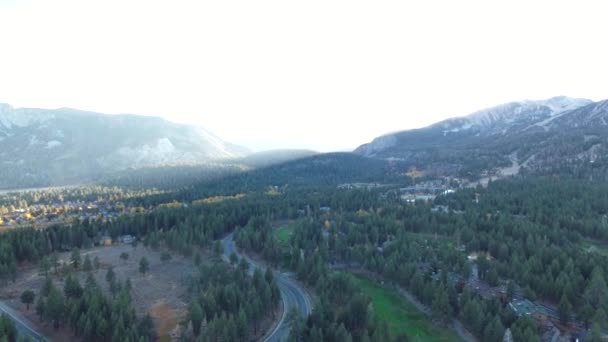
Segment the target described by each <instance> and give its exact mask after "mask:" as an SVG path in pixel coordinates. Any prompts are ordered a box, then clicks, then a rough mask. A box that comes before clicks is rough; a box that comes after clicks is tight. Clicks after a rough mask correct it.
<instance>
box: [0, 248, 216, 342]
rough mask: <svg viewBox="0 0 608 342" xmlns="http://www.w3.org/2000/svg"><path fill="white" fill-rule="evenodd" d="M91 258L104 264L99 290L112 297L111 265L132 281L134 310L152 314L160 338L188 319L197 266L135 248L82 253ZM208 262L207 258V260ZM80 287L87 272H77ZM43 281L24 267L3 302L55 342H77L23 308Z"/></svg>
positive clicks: (59, 277)
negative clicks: (142, 266)
mask: <svg viewBox="0 0 608 342" xmlns="http://www.w3.org/2000/svg"><path fill="white" fill-rule="evenodd" d="M123 252H126V253H128V254H129V259H128V260H127V261H123V260H122V259H120V254H121V253H123ZM85 255H89V257H90V258H91V260H93V258H94V257H95V256H97V257H98V258H99V260H100V262H101V268H100V269H99V270H97V271H94V272H93V274H94V276H95V279H96V281H97V283H98V284H99V286H101V287H102V288H103V289H104V290H105V291H107V293H108V295H110V294H109V288H108V283H107V281H106V280H105V276H106V272H107V269H108V268H109V266H110V265H112V266H113V267H114V272H115V273H116V278H117V279H119V280H121V281H125V280H126V279H127V278H129V279H131V284H132V292H131V294H132V298H133V307H134V308H135V311H136V312H137V315H138V317H141V316H143V315H144V314H146V313H150V315H151V316H152V317H153V319H154V321H155V324H156V328H157V330H158V334H159V336H160V337H161V338H162V337H164V339H166V338H167V337H168V334H169V333H170V332H171V331H172V330H173V329H174V328H175V327H176V326H177V324H178V323H179V322H180V321H181V320H183V319H184V318H185V315H186V311H187V305H188V296H187V286H186V279H187V277H188V276H189V275H191V274H192V273H193V272H194V271H195V266H194V264H193V262H192V260H191V259H188V258H184V257H181V256H179V255H175V254H172V259H171V260H170V261H167V262H162V261H161V260H160V255H161V253H160V251H155V250H152V249H149V248H145V247H143V246H141V245H140V246H138V247H137V248H133V247H132V246H130V245H113V246H110V247H95V248H92V249H89V250H84V251H82V257H83V259H84V256H85ZM143 256H145V257H146V258H147V259H148V262H149V264H150V270H149V272H148V273H146V274H145V275H143V274H141V273H140V272H139V261H140V259H141V258H142V257H143ZM69 258H70V253H69V252H68V253H62V254H60V258H59V259H60V260H63V261H67V260H68V259H69ZM204 259H205V258H204ZM51 274H52V277H53V280H54V281H55V283H56V285H57V286H58V287H59V288H60V289H62V288H63V280H64V278H65V277H64V275H63V274H62V273H61V272H59V273H58V274H54V272H51ZM75 274H76V275H77V277H78V278H79V279H80V281H81V283H82V284H84V281H85V279H86V273H85V272H76V273H75ZM43 282H44V277H43V276H40V275H38V269H37V267H34V266H31V265H30V266H23V267H22V268H21V269H20V270H19V272H18V276H17V279H16V281H15V282H14V283H9V284H8V285H6V286H4V287H2V288H1V289H0V298H1V299H3V300H4V301H5V302H6V304H7V305H9V306H11V307H12V308H14V309H15V310H17V311H18V312H19V313H20V314H22V315H23V316H24V317H25V318H27V319H28V320H29V321H31V322H32V323H33V325H34V326H35V327H36V329H38V330H39V331H40V332H42V333H43V334H44V335H46V336H47V337H49V338H50V339H52V340H57V341H66V340H78V339H76V338H75V337H74V336H72V333H71V332H70V331H69V329H59V330H54V329H53V328H52V327H51V326H49V325H48V324H46V323H44V322H40V320H39V319H38V317H37V315H36V313H35V310H34V308H33V307H32V306H33V305H31V306H30V309H29V310H26V307H25V305H24V304H22V303H21V302H20V299H19V296H20V295H21V292H22V291H23V290H25V289H32V290H34V292H36V294H38V292H39V289H40V288H41V287H42V284H43Z"/></svg>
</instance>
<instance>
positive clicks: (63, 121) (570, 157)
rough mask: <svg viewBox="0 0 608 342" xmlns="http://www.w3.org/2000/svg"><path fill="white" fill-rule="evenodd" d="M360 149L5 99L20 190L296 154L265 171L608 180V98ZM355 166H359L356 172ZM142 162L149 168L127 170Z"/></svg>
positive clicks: (6, 151) (4, 147) (258, 162)
mask: <svg viewBox="0 0 608 342" xmlns="http://www.w3.org/2000/svg"><path fill="white" fill-rule="evenodd" d="M354 154H356V155H359V157H357V158H354V159H353V158H349V157H347V156H346V155H347V154H332V155H328V156H327V158H325V157H324V156H317V155H316V152H313V151H308V150H274V151H267V152H261V153H251V152H250V151H249V150H247V149H246V148H243V147H239V146H236V145H233V144H230V143H228V142H225V141H223V140H221V139H220V138H218V137H217V136H215V135H214V134H212V133H210V132H208V131H206V130H205V129H202V128H200V127H194V126H190V125H183V124H176V123H172V122H169V121H166V120H164V119H161V118H157V117H147V116H136V115H105V114H100V113H92V112H85V111H79V110H75V109H65V108H64V109H56V110H46V109H33V108H19V109H16V108H13V107H11V106H9V105H6V104H0V170H1V171H2V172H1V173H0V188H16V187H36V186H51V185H64V184H74V183H82V182H89V181H96V180H100V179H102V178H105V179H108V176H110V178H111V175H112V174H114V173H117V172H122V173H120V178H121V179H128V180H130V181H129V182H130V183H134V182H135V183H137V182H143V181H144V179H145V178H154V179H156V178H159V179H163V176H162V173H163V172H165V171H162V170H160V169H159V170H160V171H159V172H156V171H152V169H154V168H157V167H160V166H162V167H164V169H163V170H166V167H172V166H197V165H202V166H203V167H201V168H188V169H186V170H183V171H177V170H173V171H171V173H172V174H188V175H189V176H188V177H187V178H188V179H189V178H193V179H199V178H201V177H203V178H206V176H198V175H197V174H196V173H197V172H198V171H197V170H199V169H200V170H203V171H204V170H207V171H204V172H210V173H212V174H215V175H216V176H218V175H219V174H221V173H224V172H226V173H234V172H236V171H238V170H240V171H246V170H250V169H256V168H257V169H259V168H265V167H268V166H272V165H277V164H281V163H288V162H290V161H293V160H295V159H300V161H299V162H294V163H288V164H286V165H285V167H287V166H290V167H291V169H289V168H287V169H286V168H285V167H283V166H280V165H277V167H273V168H270V169H267V170H266V171H264V170H259V172H256V175H260V176H262V175H263V174H264V173H266V174H272V173H276V172H275V171H276V170H283V171H281V172H282V173H280V174H283V173H285V174H287V175H289V174H291V173H293V172H296V171H298V170H308V169H307V168H308V167H310V168H311V169H310V170H314V171H315V172H316V176H315V177H317V178H319V177H320V174H321V173H329V174H328V175H327V177H333V178H335V179H334V181H336V182H338V181H339V179H338V178H340V176H339V175H341V174H348V177H347V178H349V179H351V180H359V179H370V177H367V176H366V171H365V170H366V169H368V168H369V167H370V165H373V166H374V170H376V171H378V170H381V169H385V170H391V171H390V172H391V173H392V174H391V177H394V176H395V174H399V172H402V171H403V170H407V169H410V168H416V169H417V170H418V171H420V174H422V175H425V176H428V177H434V176H441V175H451V176H460V177H463V178H467V179H469V180H472V181H474V180H478V179H481V178H484V177H485V178H488V177H500V176H504V175H511V174H516V173H519V172H526V173H535V174H568V175H573V176H584V177H599V178H603V179H608V100H605V101H599V102H593V101H591V100H587V99H575V98H569V97H564V96H560V97H554V98H551V99H548V100H542V101H521V102H511V103H507V104H503V105H499V106H496V107H492V108H488V109H484V110H481V111H478V112H475V113H473V114H470V115H468V116H464V117H456V118H452V119H448V120H444V121H441V122H439V123H436V124H433V125H431V126H428V127H425V128H421V129H414V130H407V131H401V132H397V133H391V134H386V135H384V136H381V137H378V138H376V139H374V140H373V141H372V142H370V143H368V144H364V145H362V146H360V147H358V148H357V149H356V150H355V151H354ZM360 157H363V158H360ZM374 160H375V161H378V162H381V163H380V164H378V163H376V162H374ZM346 161H347V162H346ZM308 163H313V164H314V165H308ZM387 163H388V164H387ZM358 164H360V167H357V166H356V165H358ZM214 165H217V167H215V166H214ZM307 165H308V166H307ZM319 165H323V167H324V168H325V169H323V168H320V167H318V166H319ZM346 165H348V166H349V167H352V168H355V169H357V173H356V174H349V173H348V172H347V170H345V169H344V166H346ZM381 165H385V166H381ZM133 169H137V170H143V171H142V172H139V173H133V174H132V175H131V176H129V175H126V174H125V173H124V172H125V170H133ZM212 169H213V171H210V170H212ZM225 170H230V172H228V171H225ZM310 170H309V171H310ZM399 170H402V171H399ZM161 171H162V172H161ZM203 171H201V172H203ZM309 171H306V172H309ZM260 172H262V173H260ZM298 172H299V171H298ZM306 172H305V173H306ZM310 172H312V171H310ZM395 172H396V173H395ZM165 173H166V172H165ZM375 173H376V174H377V173H378V172H375ZM142 175H146V176H145V177H144V176H142ZM150 175H152V176H150ZM216 176H215V177H216ZM304 176H305V175H304V174H301V175H300V174H298V177H304ZM134 177H135V178H136V179H135V180H133V178H134ZM138 177H140V178H142V179H141V180H138ZM207 178H208V177H207ZM319 179H322V177H320V178H319ZM157 182H158V181H157ZM163 182H165V181H164V180H163Z"/></svg>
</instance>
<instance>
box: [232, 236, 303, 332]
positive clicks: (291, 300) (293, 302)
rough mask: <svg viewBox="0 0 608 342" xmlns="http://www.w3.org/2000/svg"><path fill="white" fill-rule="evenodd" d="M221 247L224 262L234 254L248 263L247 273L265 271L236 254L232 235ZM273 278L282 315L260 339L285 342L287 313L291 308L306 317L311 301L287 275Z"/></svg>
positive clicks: (278, 274) (262, 267) (253, 262)
mask: <svg viewBox="0 0 608 342" xmlns="http://www.w3.org/2000/svg"><path fill="white" fill-rule="evenodd" d="M222 245H223V247H224V254H223V255H222V258H223V259H224V260H226V261H229V258H230V255H231V254H232V253H235V254H236V255H237V256H238V257H239V258H245V260H247V262H249V273H251V274H253V272H254V271H255V270H256V269H257V268H259V269H261V270H262V271H264V270H265V269H266V268H265V267H264V266H261V265H259V264H258V263H256V262H255V261H253V260H251V259H250V258H248V257H247V256H244V255H241V254H239V253H238V251H237V250H236V246H235V245H234V240H232V233H231V234H230V235H228V236H227V237H225V238H224V239H223V240H222ZM274 277H275V279H276V280H277V286H278V287H279V291H280V292H281V300H282V301H283V315H282V316H281V319H280V320H279V321H278V323H277V324H276V325H275V327H274V329H272V330H271V331H270V332H269V333H268V334H266V336H264V337H263V338H262V339H261V340H262V341H264V342H280V341H285V340H287V337H288V336H289V324H287V322H286V319H285V318H286V316H287V313H289V311H291V310H292V309H293V308H296V309H297V310H298V311H300V314H301V315H302V317H307V316H308V315H310V314H311V312H312V301H311V299H310V295H309V294H308V293H307V292H306V290H304V289H303V288H302V287H301V286H300V285H298V284H297V283H296V282H295V281H294V280H293V279H291V278H290V277H289V276H288V275H287V274H284V273H280V272H278V271H275V272H274Z"/></svg>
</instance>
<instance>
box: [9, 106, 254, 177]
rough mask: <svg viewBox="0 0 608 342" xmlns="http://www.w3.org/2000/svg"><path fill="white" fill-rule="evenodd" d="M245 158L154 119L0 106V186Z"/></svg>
mask: <svg viewBox="0 0 608 342" xmlns="http://www.w3.org/2000/svg"><path fill="white" fill-rule="evenodd" d="M249 154H250V152H249V150H247V149H246V148H243V147H240V146H236V145H233V144H230V143H227V142H225V141H223V140H221V139H220V138H218V137H217V136H215V135H214V134H212V133H211V132H209V131H207V130H205V129H203V128H200V127H194V126H190V125H183V124H176V123H172V122H169V121H166V120H164V119H161V118H157V117H147V116H137V115H106V114H100V113H93V112H85V111H80V110H75V109H69V108H62V109H55V110H47V109H34V108H13V107H11V106H9V105H7V104H0V168H1V169H2V172H1V175H2V176H1V177H0V188H6V187H23V186H27V187H30V186H48V185H60V184H66V183H74V182H83V181H89V180H95V179H97V178H99V177H100V176H102V175H105V174H107V173H109V172H113V171H118V170H124V169H128V168H142V167H155V166H167V165H195V164H204V163H210V162H215V161H218V160H225V159H229V158H242V157H245V156H247V155H249Z"/></svg>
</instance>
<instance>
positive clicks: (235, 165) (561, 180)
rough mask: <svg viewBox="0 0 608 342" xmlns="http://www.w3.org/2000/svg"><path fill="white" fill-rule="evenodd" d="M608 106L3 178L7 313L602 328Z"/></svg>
mask: <svg viewBox="0 0 608 342" xmlns="http://www.w3.org/2000/svg"><path fill="white" fill-rule="evenodd" d="M604 108H605V106H604V104H603V102H599V103H595V102H593V103H592V102H588V101H582V100H580V101H579V100H573V99H569V98H554V99H550V100H547V101H544V102H525V103H514V104H507V105H503V106H499V107H496V108H492V109H488V110H484V111H481V112H478V113H474V114H473V115H470V116H468V117H465V118H461V119H453V120H448V121H447V122H445V123H439V124H436V125H433V126H430V127H429V128H426V129H422V130H418V131H411V132H410V131H408V132H403V133H397V134H396V135H395V136H393V137H389V138H386V137H383V138H381V139H380V143H372V144H371V145H366V146H365V147H362V148H359V149H357V150H356V151H355V152H354V153H326V154H323V153H321V154H318V153H313V152H311V151H293V152H286V151H276V152H270V153H261V154H258V155H257V156H256V155H249V156H247V157H244V158H237V159H226V160H223V161H222V162H221V163H219V162H218V163H217V164H216V165H220V166H208V165H207V166H205V165H198V166H195V165H174V166H167V165H161V166H158V167H154V166H149V167H148V166H146V167H143V168H133V169H125V170H121V171H119V173H111V175H113V176H109V175H110V174H108V175H106V176H104V177H103V178H101V180H100V181H99V182H98V183H91V184H88V185H80V186H70V187H53V188H43V189H29V190H28V191H6V192H3V193H2V194H0V217H1V219H2V221H1V224H2V225H1V227H0V283H1V285H2V286H0V298H1V299H2V302H3V304H2V305H3V307H2V308H4V310H6V311H11V310H12V312H14V314H13V315H12V316H14V317H13V318H12V319H13V320H15V319H21V320H22V321H23V322H25V323H27V322H30V323H27V324H28V326H30V327H31V329H32V330H34V331H35V333H39V334H41V335H44V336H45V338H47V339H49V340H91V341H96V340H99V341H102V340H108V339H112V338H115V337H116V338H118V336H129V338H132V339H134V340H140V339H143V340H162V341H168V340H197V339H202V340H207V341H243V340H261V341H302V342H308V341H322V340H327V341H338V342H348V341H357V342H359V341H383V342H384V341H497V342H499V341H502V340H503V338H509V336H511V337H510V338H512V340H514V341H555V340H557V341H565V340H569V339H576V338H578V339H579V340H584V341H599V340H601V339H602V338H603V336H605V335H606V334H607V333H608V318H606V315H605V312H607V310H608V285H606V283H607V282H608V280H607V278H606V277H607V275H608V269H605V265H608V263H607V262H606V261H607V260H606V257H607V254H606V253H604V249H605V248H604V246H605V245H606V241H608V240H607V239H608V225H607V222H608V221H607V220H606V217H607V216H606V215H608V211H607V209H606V208H608V202H607V201H608V197H607V195H606V194H608V189H607V188H606V183H605V179H604V177H602V172H603V170H604V168H605V166H606V164H605V162H604V152H603V151H604V150H603V148H604V146H605V145H604V140H605V139H606V138H607V137H606V135H605V132H600V130H599V128H598V127H599V126H598V125H601V124H602V120H601V117H603V115H604V113H605V112H604V110H605V109H604ZM570 117H575V118H577V119H579V120H582V121H580V123H581V124H580V125H578V126H576V127H574V126H573V128H571V129H570V130H568V131H566V132H560V131H559V129H558V128H556V127H557V126H556V125H558V124H561V123H564V125H571V124H572V122H573V121H572V120H570V119H568V118H570ZM598 118H600V119H598ZM586 120H591V121H590V124H589V125H587V124H584V123H585V122H587V121H586ZM598 120H599V121H598ZM536 127H540V128H541V129H542V131H536ZM568 127H569V126H568ZM439 128H441V129H439ZM531 130H532V131H534V133H530V132H531ZM477 134H478V135H477ZM563 134H569V135H572V136H573V137H576V138H574V139H571V140H567V138H566V137H564V136H562V135H563ZM580 134H583V135H584V136H583V138H582V141H583V144H582V145H581V144H579V142H580V139H579V136H580ZM522 139H524V140H525V144H521V143H520V142H521V141H523V140H522ZM556 141H569V143H567V144H566V143H564V144H555V142H556ZM412 142H416V144H418V145H413V144H412ZM530 144H532V145H530ZM556 151H561V152H563V153H559V154H556V153H555V152H556ZM77 254H78V257H76V255H77ZM144 259H145V260H146V261H145V262H144V261H142V260H144ZM87 260H88V261H87ZM143 264H145V265H143ZM51 265H53V266H51ZM54 265H57V266H56V267H55V266H54ZM95 265H96V266H95ZM110 270H111V272H110ZM108 273H111V275H108ZM108 279H111V280H108ZM26 290H31V291H32V293H33V296H34V299H33V300H32V301H30V300H29V299H28V298H30V297H29V296H30V294H27V295H24V292H25V291H26ZM28 306H29V309H28ZM7 319H9V320H10V319H11V318H10V317H9V318H7ZM127 322H128V324H127ZM15 325H16V328H15V329H16V332H15V334H19V335H21V336H26V335H28V334H29V335H30V336H32V335H33V337H36V335H35V334H32V333H31V332H28V329H27V328H25V326H24V325H23V324H21V323H19V322H17V323H16V324H15ZM110 326H112V327H114V328H112V329H110ZM115 327H118V328H115Z"/></svg>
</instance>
